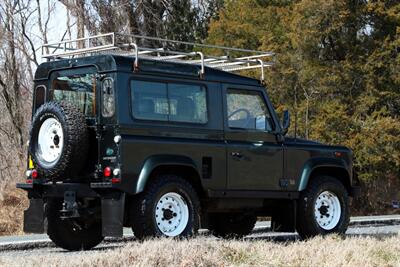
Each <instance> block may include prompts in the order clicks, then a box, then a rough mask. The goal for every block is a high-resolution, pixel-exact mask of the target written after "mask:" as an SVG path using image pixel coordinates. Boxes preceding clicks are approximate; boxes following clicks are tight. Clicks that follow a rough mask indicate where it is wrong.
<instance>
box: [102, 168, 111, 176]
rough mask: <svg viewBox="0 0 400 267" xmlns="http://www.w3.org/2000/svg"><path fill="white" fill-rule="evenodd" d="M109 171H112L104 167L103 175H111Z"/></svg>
mask: <svg viewBox="0 0 400 267" xmlns="http://www.w3.org/2000/svg"><path fill="white" fill-rule="evenodd" d="M111 173H112V171H111V168H110V167H105V168H104V171H103V175H104V177H110V176H111Z"/></svg>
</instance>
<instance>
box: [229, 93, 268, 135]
mask: <svg viewBox="0 0 400 267" xmlns="http://www.w3.org/2000/svg"><path fill="white" fill-rule="evenodd" d="M227 112H228V114H227V116H228V126H229V127H230V128H241V129H253V130H260V131H272V130H273V123H272V119H271V115H270V113H269V112H268V108H267V106H266V104H265V102H264V98H263V97H262V95H261V93H260V92H257V91H245V90H228V94H227Z"/></svg>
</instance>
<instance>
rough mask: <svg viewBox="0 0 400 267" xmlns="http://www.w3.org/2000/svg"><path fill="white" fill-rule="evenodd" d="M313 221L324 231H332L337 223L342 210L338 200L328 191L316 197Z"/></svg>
mask: <svg viewBox="0 0 400 267" xmlns="http://www.w3.org/2000/svg"><path fill="white" fill-rule="evenodd" d="M314 213H315V220H316V221H317V223H318V225H319V226H320V227H321V228H322V229H324V230H332V229H333V228H335V227H336V225H337V224H338V223H339V220H340V216H341V214H342V209H341V206H340V201H339V198H338V197H337V196H336V194H334V193H332V192H330V191H323V192H322V193H321V194H319V195H318V197H317V199H316V201H315V205H314Z"/></svg>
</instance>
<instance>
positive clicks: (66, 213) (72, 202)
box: [60, 191, 80, 219]
mask: <svg viewBox="0 0 400 267" xmlns="http://www.w3.org/2000/svg"><path fill="white" fill-rule="evenodd" d="M78 217H80V215H79V212H78V203H76V193H75V192H74V191H65V193H64V202H63V204H62V209H61V210H60V218H61V219H70V218H78Z"/></svg>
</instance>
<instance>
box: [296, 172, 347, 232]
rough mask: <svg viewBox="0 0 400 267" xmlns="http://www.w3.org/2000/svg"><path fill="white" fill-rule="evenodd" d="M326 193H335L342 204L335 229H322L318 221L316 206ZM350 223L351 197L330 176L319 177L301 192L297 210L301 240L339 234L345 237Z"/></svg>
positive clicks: (298, 230)
mask: <svg viewBox="0 0 400 267" xmlns="http://www.w3.org/2000/svg"><path fill="white" fill-rule="evenodd" d="M324 191H330V192H332V193H334V194H335V195H336V196H337V197H338V199H339V202H340V206H341V214H340V218H339V221H338V223H337V224H336V226H335V227H334V228H333V229H330V230H325V229H323V228H321V227H320V226H319V225H318V223H317V221H316V219H315V211H314V205H315V201H316V199H317V197H318V196H319V195H320V193H322V192H324ZM349 221H350V212H349V196H348V192H347V190H346V188H345V187H344V185H343V184H342V183H341V182H340V181H339V180H338V179H336V178H334V177H330V176H317V177H314V179H312V180H311V182H310V184H309V185H308V187H307V188H306V189H305V190H304V191H302V192H301V195H300V199H299V203H298V210H297V226H296V229H297V232H298V234H299V235H300V237H301V238H303V239H306V238H311V237H314V236H317V235H327V234H334V233H335V234H339V235H344V234H345V232H346V230H347V227H348V225H349Z"/></svg>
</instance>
